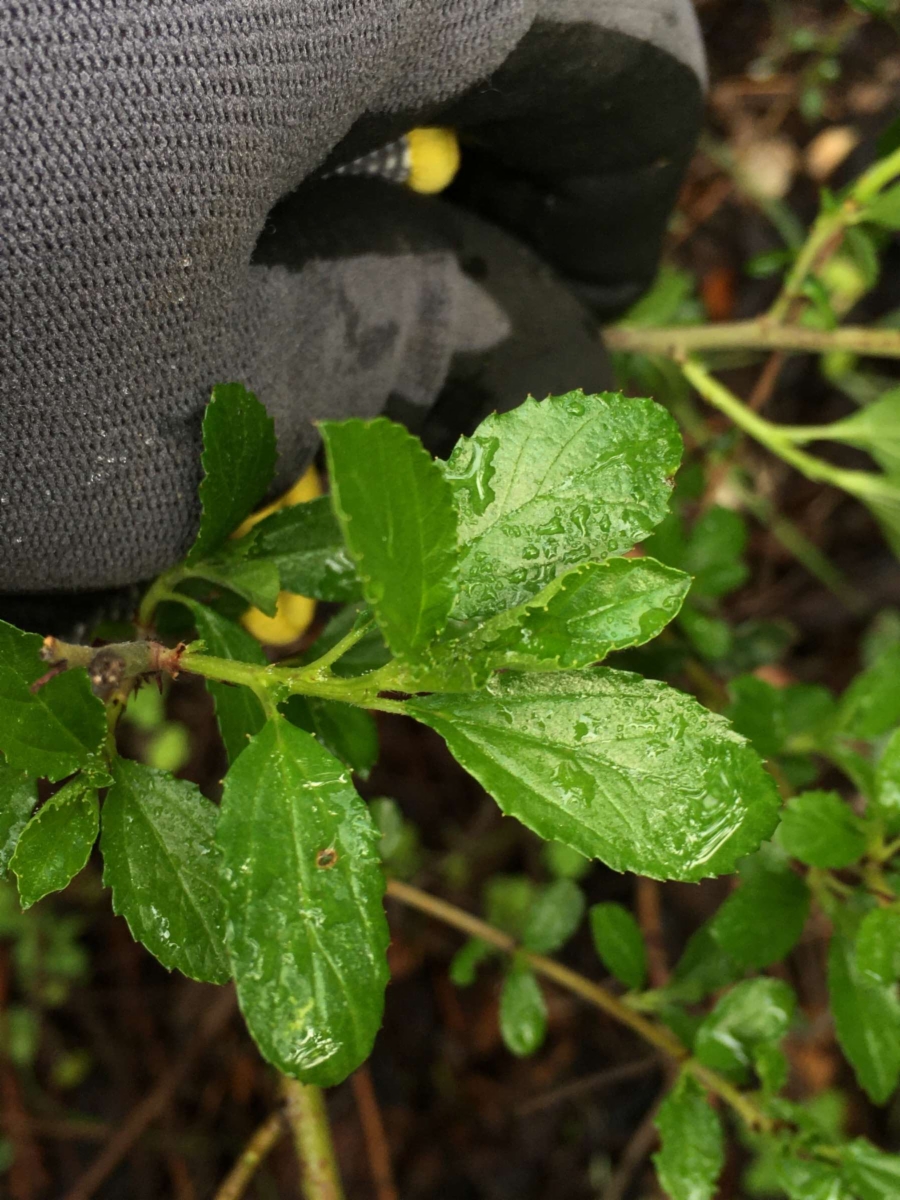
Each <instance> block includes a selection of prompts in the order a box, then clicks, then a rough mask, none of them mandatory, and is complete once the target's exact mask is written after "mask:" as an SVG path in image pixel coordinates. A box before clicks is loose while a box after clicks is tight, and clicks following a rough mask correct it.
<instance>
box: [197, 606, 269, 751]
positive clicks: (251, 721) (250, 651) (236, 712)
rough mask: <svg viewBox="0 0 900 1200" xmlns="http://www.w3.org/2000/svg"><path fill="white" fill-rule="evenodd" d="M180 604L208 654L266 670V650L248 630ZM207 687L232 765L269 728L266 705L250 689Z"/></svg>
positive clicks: (211, 684) (209, 683) (217, 684)
mask: <svg viewBox="0 0 900 1200" xmlns="http://www.w3.org/2000/svg"><path fill="white" fill-rule="evenodd" d="M179 601H180V603H182V604H184V605H185V607H187V608H189V609H190V610H191V613H192V615H193V618H194V626H195V628H196V630H197V636H198V637H199V638H201V639H202V640H203V642H204V644H205V646H206V651H207V653H208V654H212V655H214V656H215V657H216V658H227V659H234V660H237V661H238V662H246V663H255V664H256V665H257V666H260V667H264V666H266V664H267V661H268V660H267V659H266V656H265V654H264V653H263V649H262V646H260V644H259V642H257V640H256V639H255V638H254V637H251V636H250V634H249V633H248V632H247V631H246V629H243V628H242V627H241V626H240V625H236V624H235V623H234V621H229V620H228V618H227V617H223V616H222V615H221V614H220V613H217V612H216V611H215V609H213V608H209V607H207V605H205V604H199V603H198V602H197V601H196V600H191V599H190V598H189V597H187V596H179ZM206 687H207V690H208V691H209V694H210V695H211V696H212V698H213V703H214V704H215V707H216V719H217V720H218V722H219V731H220V732H221V734H222V741H223V742H224V743H225V752H226V753H227V755H228V761H229V762H230V763H232V762H234V760H235V759H236V758H237V756H238V755H239V754H240V753H241V751H242V750H243V749H245V747H246V745H247V739H248V738H250V737H252V736H253V735H254V734H255V733H259V731H260V729H262V727H263V725H264V724H265V720H266V718H265V714H264V712H263V710H262V705H261V704H260V702H259V700H258V699H257V697H256V696H255V695H254V694H253V692H251V691H250V689H249V688H245V687H240V686H235V685H233V684H228V683H220V682H219V681H218V680H215V679H208V680H207V681H206Z"/></svg>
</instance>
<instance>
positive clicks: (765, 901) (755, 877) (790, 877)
mask: <svg viewBox="0 0 900 1200" xmlns="http://www.w3.org/2000/svg"><path fill="white" fill-rule="evenodd" d="M808 913H809V889H808V888H807V886H806V884H805V882H804V881H803V879H801V878H800V876H799V875H795V874H794V872H793V871H791V870H790V869H789V868H788V867H786V866H784V867H778V866H776V865H774V864H773V865H772V866H759V867H758V868H757V869H756V870H755V871H754V872H753V874H752V875H750V877H749V878H747V879H745V880H744V882H743V883H742V884H741V886H740V887H739V888H738V889H737V891H735V892H732V893H731V895H730V896H729V897H728V899H727V900H726V901H725V902H724V904H722V905H721V907H720V908H719V910H718V912H717V913H716V915H715V916H714V917H713V918H712V920H711V921H710V925H709V927H710V932H711V933H712V936H713V938H714V939H715V940H716V941H717V942H718V943H719V946H720V947H721V948H722V949H723V950H725V951H726V952H727V953H728V955H729V956H730V957H731V958H732V959H734V961H735V962H737V963H738V964H739V965H740V966H742V967H755V968H762V967H768V966H770V965H771V964H772V963H774V962H778V961H780V960H781V959H782V958H784V957H785V955H786V954H788V953H789V951H790V950H791V948H792V947H793V946H794V945H795V943H796V942H797V941H799V939H800V935H801V933H802V932H803V926H804V925H805V924H806V917H807V915H808Z"/></svg>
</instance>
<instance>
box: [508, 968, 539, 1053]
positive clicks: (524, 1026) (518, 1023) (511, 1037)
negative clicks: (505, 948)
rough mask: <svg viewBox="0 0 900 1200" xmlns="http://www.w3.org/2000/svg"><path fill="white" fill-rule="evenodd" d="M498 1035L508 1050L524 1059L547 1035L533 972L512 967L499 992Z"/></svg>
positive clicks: (536, 1048)
mask: <svg viewBox="0 0 900 1200" xmlns="http://www.w3.org/2000/svg"><path fill="white" fill-rule="evenodd" d="M500 1035H501V1037H502V1038H503V1042H504V1044H505V1045H506V1048H507V1049H508V1050H511V1051H512V1052H513V1054H517V1055H518V1056H519V1057H520V1058H525V1057H527V1056H528V1055H529V1054H534V1052H535V1051H536V1050H539V1049H540V1048H541V1045H542V1044H543V1041H544V1038H545V1037H546V1035H547V1006H546V1004H545V1003H544V994H543V992H542V991H541V985H540V984H539V983H538V981H537V978H536V977H535V974H534V972H533V971H531V970H529V969H528V967H526V966H522V965H519V964H516V965H515V966H513V967H512V968H511V969H510V971H509V972H508V974H507V976H506V978H505V979H504V981H503V990H502V992H501V993H500Z"/></svg>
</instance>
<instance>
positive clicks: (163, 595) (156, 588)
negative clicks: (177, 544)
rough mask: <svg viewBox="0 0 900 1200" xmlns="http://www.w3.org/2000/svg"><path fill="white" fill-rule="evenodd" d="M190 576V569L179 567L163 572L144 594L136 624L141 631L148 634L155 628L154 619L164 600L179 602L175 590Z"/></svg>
mask: <svg viewBox="0 0 900 1200" xmlns="http://www.w3.org/2000/svg"><path fill="white" fill-rule="evenodd" d="M190 575H191V571H190V569H189V568H188V567H185V566H177V567H172V569H171V570H169V571H163V573H162V575H158V576H157V578H156V579H154V581H153V582H152V583H151V584H150V586H149V587H148V588H147V590H146V592H145V593H144V595H143V598H142V599H141V604H140V607H139V608H138V613H137V619H136V624H137V627H138V629H139V630H142V631H145V632H146V631H147V630H150V629H152V628H153V618H154V617H155V615H156V610H157V608H158V607H159V605H160V604H161V603H162V602H163V601H164V600H178V599H179V596H178V595H177V594H176V593H175V588H176V587H177V586H178V584H179V583H181V582H182V581H183V580H185V579H188V578H189V577H190Z"/></svg>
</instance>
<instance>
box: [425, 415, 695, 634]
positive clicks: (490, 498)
mask: <svg viewBox="0 0 900 1200" xmlns="http://www.w3.org/2000/svg"><path fill="white" fill-rule="evenodd" d="M680 457H681V438H680V436H679V434H678V430H677V427H676V425H675V422H674V421H673V420H672V418H671V417H670V416H669V414H668V413H667V412H666V411H665V409H663V408H662V407H660V406H659V405H658V404H654V403H653V401H651V400H636V399H625V398H624V397H623V396H618V395H614V394H611V393H604V394H603V395H600V396H585V395H584V394H583V393H581V392H570V393H568V394H567V395H564V396H551V397H549V398H548V399H546V400H544V401H543V402H542V403H540V404H538V403H537V402H536V401H534V400H531V399H528V400H526V401H525V402H524V403H523V404H521V405H519V407H518V408H515V409H513V410H512V411H510V412H506V413H501V414H499V415H497V414H494V415H493V416H490V417H488V418H487V420H485V421H482V423H481V425H479V427H478V429H477V430H476V432H475V434H474V435H473V436H472V437H471V438H462V439H460V441H459V443H458V444H457V447H456V449H455V450H454V451H453V454H452V455H451V457H450V459H449V461H448V462H447V464H446V468H445V473H446V476H447V479H448V480H449V481H450V483H451V485H452V487H453V492H454V496H455V499H456V505H457V508H458V510H459V535H460V543H461V545H462V546H463V558H462V560H461V562H460V574H459V580H460V591H459V594H458V596H457V598H456V602H455V605H454V614H453V615H454V616H456V617H459V618H461V619H468V618H473V617H478V618H484V617H488V616H492V615H493V614H494V613H498V612H502V611H503V610H505V609H507V608H512V607H514V606H515V605H518V604H521V603H523V602H524V601H525V600H527V599H528V598H529V597H531V596H534V595H536V594H537V593H538V592H539V591H541V589H542V588H544V587H546V586H547V584H548V583H549V582H550V580H551V579H553V578H554V577H555V576H556V575H558V574H560V573H561V572H562V571H564V570H565V569H566V568H567V567H569V566H574V565H577V564H579V563H583V562H586V561H595V562H602V561H604V560H605V559H607V558H610V557H612V556H614V555H619V554H622V553H624V552H625V551H626V550H629V549H630V548H631V547H632V546H633V545H634V544H635V543H636V542H639V541H641V540H642V539H643V538H644V537H646V536H647V534H648V533H649V532H650V530H651V529H652V528H653V527H654V525H656V524H657V523H658V522H659V521H661V520H662V518H663V517H664V516H665V515H666V511H667V505H668V500H669V495H670V489H669V484H668V479H669V477H670V476H671V475H673V474H674V472H675V470H676V469H677V467H678V463H679V460H680Z"/></svg>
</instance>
